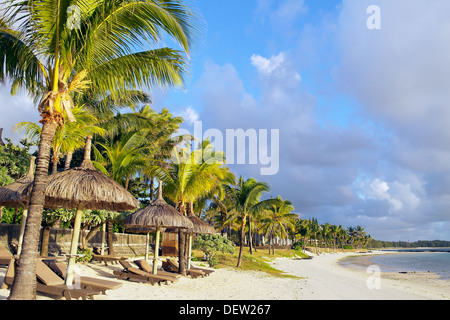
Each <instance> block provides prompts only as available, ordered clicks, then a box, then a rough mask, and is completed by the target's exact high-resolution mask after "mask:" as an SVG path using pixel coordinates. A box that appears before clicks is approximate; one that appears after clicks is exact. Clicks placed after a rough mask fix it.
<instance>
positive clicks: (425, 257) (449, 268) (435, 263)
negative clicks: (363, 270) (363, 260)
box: [370, 248, 450, 279]
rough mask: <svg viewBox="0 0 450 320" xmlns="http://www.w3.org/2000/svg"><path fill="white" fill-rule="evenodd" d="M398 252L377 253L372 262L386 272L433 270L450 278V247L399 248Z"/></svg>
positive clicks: (443, 276) (445, 277) (371, 259)
mask: <svg viewBox="0 0 450 320" xmlns="http://www.w3.org/2000/svg"><path fill="white" fill-rule="evenodd" d="M398 252H401V253H396V254H387V255H375V256H373V257H372V258H370V262H371V263H373V264H377V265H379V266H380V268H381V271H385V272H414V271H416V272H433V273H436V274H438V275H439V276H440V277H441V278H443V279H450V249H449V248H444V249H415V250H408V252H405V251H402V250H398Z"/></svg>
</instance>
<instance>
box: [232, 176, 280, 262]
mask: <svg viewBox="0 0 450 320" xmlns="http://www.w3.org/2000/svg"><path fill="white" fill-rule="evenodd" d="M269 190H270V188H269V185H268V184H267V183H265V182H258V181H256V180H255V179H253V178H249V179H248V180H245V181H244V179H243V178H242V176H241V177H240V178H239V181H238V182H237V184H236V186H235V187H233V186H226V191H227V195H228V196H229V197H230V199H231V201H232V203H233V210H234V212H235V217H239V218H240V219H241V220H240V221H241V222H240V229H241V230H240V239H239V242H240V245H239V256H238V261H237V267H240V266H241V263H242V253H243V250H244V237H245V226H246V223H247V218H248V216H249V215H250V214H252V213H254V212H259V211H262V210H264V209H265V208H266V206H267V205H268V204H270V203H272V201H273V199H269V200H264V201H261V200H260V197H261V195H262V194H263V193H264V192H268V191H269Z"/></svg>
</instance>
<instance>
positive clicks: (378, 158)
mask: <svg viewBox="0 0 450 320" xmlns="http://www.w3.org/2000/svg"><path fill="white" fill-rule="evenodd" d="M196 4H197V7H198V9H199V10H200V12H201V13H202V15H203V17H204V19H205V21H206V24H207V31H206V32H205V36H204V38H203V41H202V43H201V44H200V45H199V46H198V48H197V50H196V52H195V54H194V55H193V56H192V57H191V63H192V71H191V77H190V81H189V82H188V83H187V84H186V90H184V91H180V92H175V91H169V92H164V93H161V92H154V93H153V97H154V107H155V109H158V108H161V107H163V106H165V107H167V108H169V109H170V110H171V111H172V112H173V113H175V114H177V115H183V117H184V118H185V125H184V127H185V128H186V129H187V130H193V128H194V123H195V121H201V124H202V129H203V131H206V130H208V129H218V130H219V131H220V132H222V133H223V136H224V138H225V132H226V130H227V129H234V130H236V129H239V128H241V129H243V130H248V129H255V130H256V132H259V131H258V130H259V129H267V130H268V132H270V130H272V129H278V130H279V170H278V172H277V174H276V175H261V171H260V169H261V167H264V165H262V164H261V163H258V164H257V165H249V164H246V165H238V164H234V165H230V167H231V168H232V170H233V172H235V173H236V174H237V175H242V176H244V177H245V178H248V177H255V178H256V179H258V180H261V181H266V182H268V183H269V184H270V185H271V193H270V195H268V196H277V195H281V196H282V197H283V198H286V199H289V200H291V201H292V202H293V204H294V206H295V209H296V212H297V213H298V214H299V215H300V216H301V217H302V218H311V217H316V218H318V220H319V222H320V223H325V222H329V223H332V224H340V225H343V226H344V227H348V226H356V225H361V226H363V227H365V228H366V231H367V232H368V233H369V234H370V235H372V237H374V238H375V239H379V240H408V239H409V240H411V241H414V240H419V239H429V240H434V239H443V240H450V210H449V208H450V145H449V142H450V125H448V124H450V108H449V107H448V104H449V101H450V89H449V87H450V81H449V75H450V16H449V12H450V1H448V0H433V1H428V0H385V1H384V0H368V1H366V0H245V1H242V0H227V1H222V0H197V2H196ZM372 5H376V6H377V8H379V12H378V13H379V15H378V14H377V12H374V11H370V10H369V11H368V8H369V7H370V6H372ZM368 26H369V27H371V28H369V27H368ZM373 27H377V28H375V29H374V28H373ZM0 97H1V101H2V102H1V103H2V110H3V112H2V115H1V116H0V127H4V128H5V130H4V136H8V137H17V136H16V135H15V134H13V133H12V132H11V126H12V124H14V123H16V122H18V121H24V120H27V121H36V120H37V119H38V115H37V111H36V110H35V108H34V107H33V105H32V103H31V102H30V101H29V100H28V99H27V98H26V97H25V96H22V95H19V96H16V97H10V96H9V89H8V88H0ZM258 138H261V136H259V137H258ZM223 144H224V145H225V141H223Z"/></svg>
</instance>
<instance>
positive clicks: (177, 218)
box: [124, 188, 193, 229]
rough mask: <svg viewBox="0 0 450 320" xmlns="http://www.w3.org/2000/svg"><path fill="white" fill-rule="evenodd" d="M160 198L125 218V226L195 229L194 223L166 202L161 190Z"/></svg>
mask: <svg viewBox="0 0 450 320" xmlns="http://www.w3.org/2000/svg"><path fill="white" fill-rule="evenodd" d="M159 189H160V192H159V195H158V198H157V199H156V200H155V201H153V202H152V203H151V204H150V205H148V206H147V207H145V208H143V209H140V210H138V211H136V212H135V213H133V214H131V215H129V216H128V217H126V218H125V221H124V224H125V226H127V227H129V228H133V227H154V228H157V227H161V228H177V229H189V228H192V227H193V224H192V222H191V221H190V220H189V219H188V218H187V217H186V216H183V215H182V214H181V213H179V212H178V211H177V210H175V208H174V207H172V206H171V205H169V204H167V202H165V201H164V199H163V197H162V194H161V190H162V188H159Z"/></svg>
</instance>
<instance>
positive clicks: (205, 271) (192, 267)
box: [191, 265, 214, 276]
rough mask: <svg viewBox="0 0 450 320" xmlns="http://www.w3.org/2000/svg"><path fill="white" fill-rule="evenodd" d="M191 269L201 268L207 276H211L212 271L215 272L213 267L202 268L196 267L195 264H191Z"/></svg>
mask: <svg viewBox="0 0 450 320" xmlns="http://www.w3.org/2000/svg"><path fill="white" fill-rule="evenodd" d="M191 270H200V271H203V272H204V273H205V275H206V276H209V275H211V273H213V272H214V270H211V269H206V268H200V267H194V266H192V265H191Z"/></svg>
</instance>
